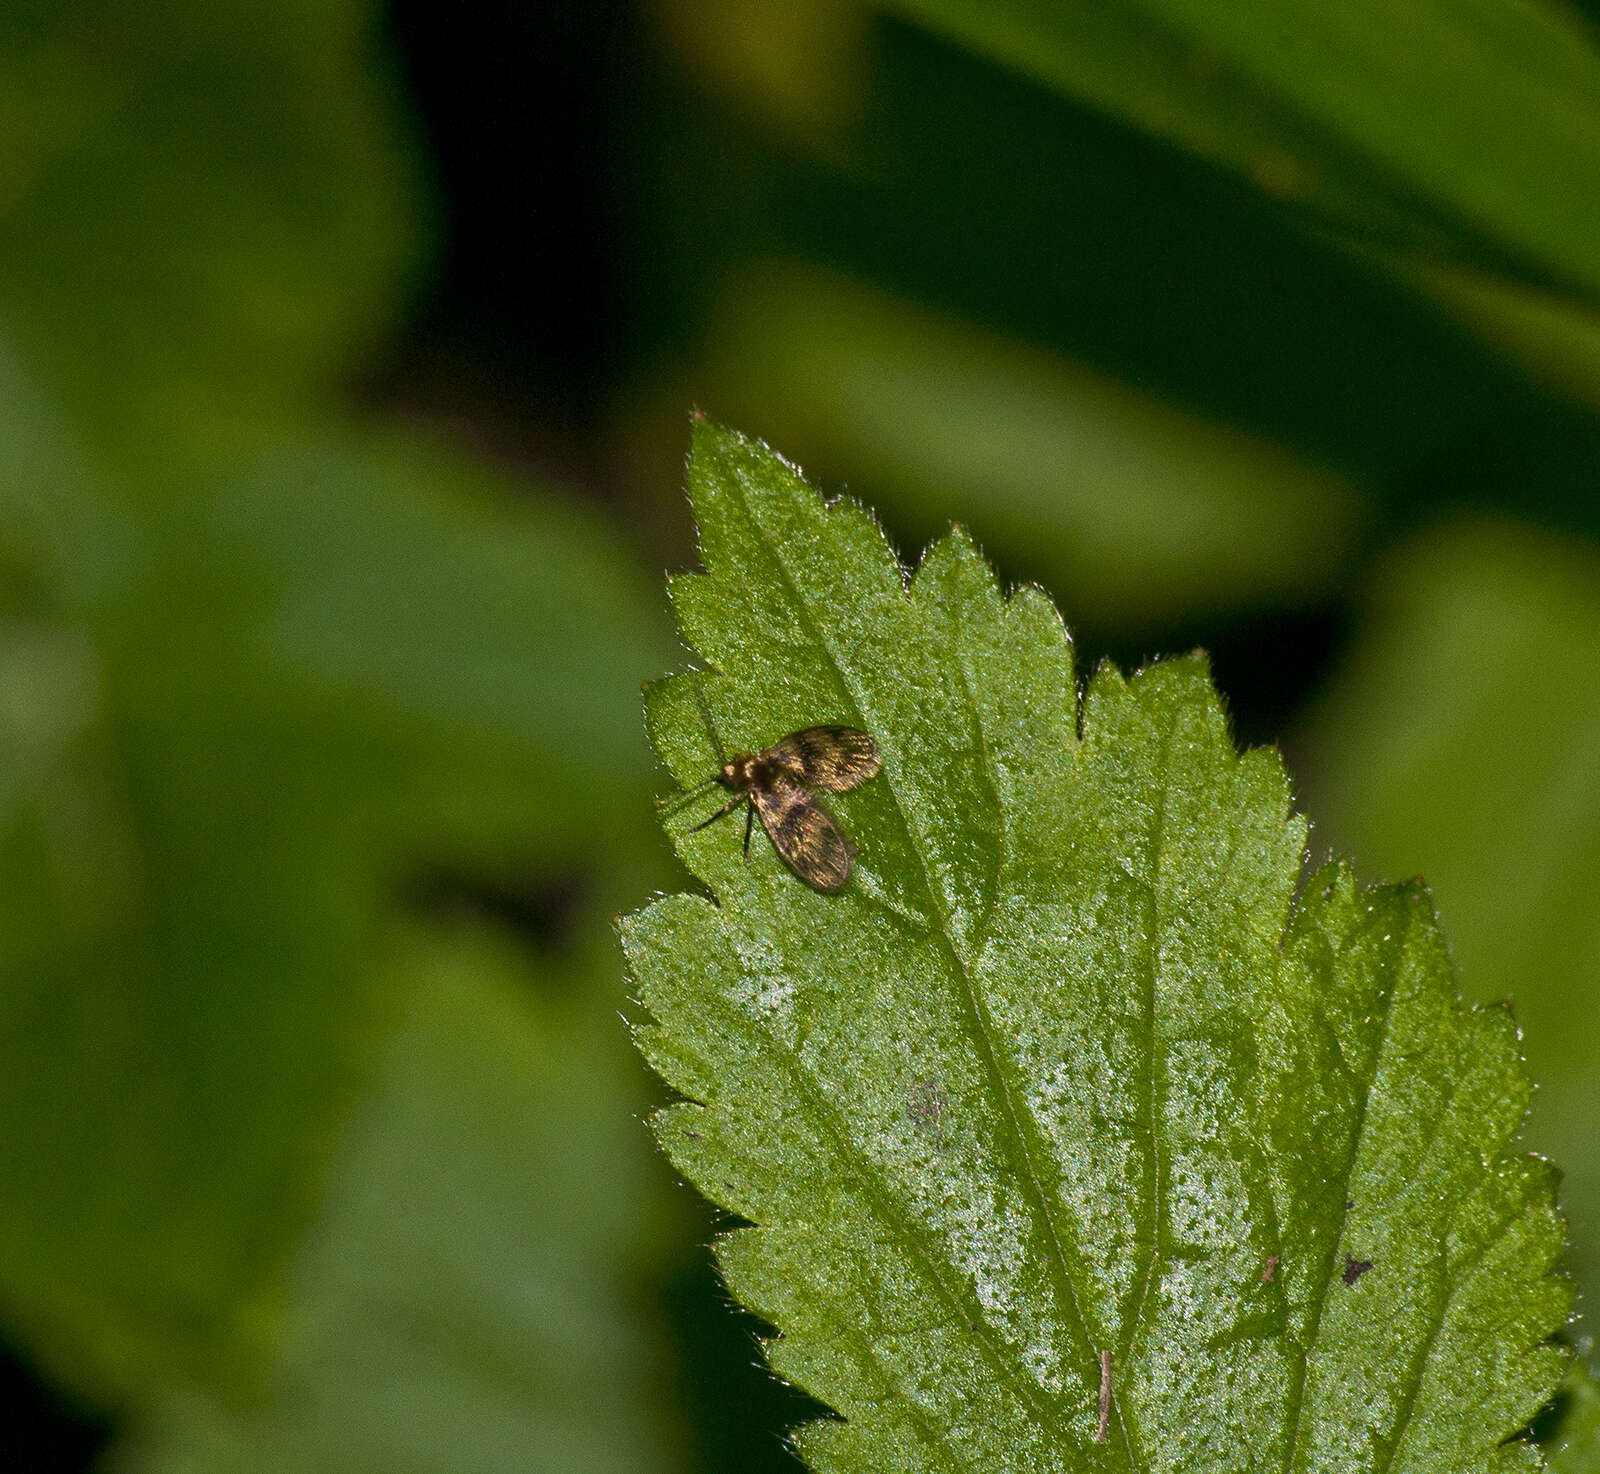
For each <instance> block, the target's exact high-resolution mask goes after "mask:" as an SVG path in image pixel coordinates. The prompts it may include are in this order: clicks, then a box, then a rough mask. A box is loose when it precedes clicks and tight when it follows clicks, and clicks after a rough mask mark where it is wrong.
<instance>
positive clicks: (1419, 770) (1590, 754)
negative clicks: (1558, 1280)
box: [1297, 520, 1600, 1285]
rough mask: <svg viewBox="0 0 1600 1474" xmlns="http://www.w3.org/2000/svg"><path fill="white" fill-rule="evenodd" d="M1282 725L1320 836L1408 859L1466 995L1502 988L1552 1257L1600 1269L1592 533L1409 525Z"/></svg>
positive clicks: (1378, 858) (1599, 830) (1598, 685)
mask: <svg viewBox="0 0 1600 1474" xmlns="http://www.w3.org/2000/svg"><path fill="white" fill-rule="evenodd" d="M1367 608H1368V617H1367V620H1366V622H1365V626H1364V628H1363V629H1362V631H1361V633H1360V636H1359V637H1358V638H1357V639H1356V640H1355V641H1354V643H1353V646H1352V649H1351V652H1350V655H1349V658H1348V660H1347V662H1346V663H1345V666H1344V668H1343V669H1342V670H1340V671H1339V672H1338V673H1337V674H1336V676H1335V678H1334V679H1333V680H1332V681H1331V682H1330V683H1329V688H1328V691H1327V694H1326V696H1325V698H1324V699H1323V700H1322V701H1321V702H1320V703H1319V704H1318V706H1317V707H1316V708H1315V710H1314V711H1313V712H1312V714H1311V716H1310V718H1309V719H1308V720H1307V722H1306V725H1305V730H1304V731H1303V732H1302V733H1301V734H1300V735H1299V738H1298V741H1297V748H1298V750H1299V751H1300V752H1301V753H1303V755H1304V763H1303V766H1304V769H1305V779H1306V782H1307V784H1308V791H1309V792H1310V793H1311V795H1312V796H1313V798H1314V799H1315V802H1316V807H1317V812H1318V814H1319V816H1321V817H1322V819H1323V821H1324V822H1325V824H1326V826H1327V832H1328V839H1329V840H1330V841H1331V842H1332V843H1334V844H1337V845H1338V846H1340V847H1341V848H1342V849H1344V850H1346V851H1348V852H1349V853H1351V854H1354V855H1356V856H1357V857H1359V858H1360V860H1361V861H1362V862H1363V863H1364V864H1370V865H1373V866H1376V867H1382V868H1383V869H1386V870H1390V871H1399V872H1400V873H1402V874H1406V873H1412V872H1416V871H1422V872H1424V873H1426V874H1427V875H1428V876H1429V878H1430V879H1431V881H1432V882H1433V885H1434V887H1435V889H1436V891H1437V893H1438V896H1439V898H1440V902H1441V904H1442V905H1443V906H1444V908H1445V910H1446V913H1447V914H1448V915H1450V916H1452V917H1454V918H1456V920H1455V921H1454V923H1453V924H1452V926H1451V942H1452V947H1453V951H1454V953H1455V956H1456V959H1457V961H1458V962H1459V963H1460V965H1461V970H1462V978H1463V983H1464V986H1465V988H1466V991H1467V993H1468V996H1470V997H1476V998H1483V999H1490V998H1510V999H1511V1000H1512V1002H1513V1003H1514V1004H1515V1005H1516V1009H1517V1016H1518V1017H1519V1019H1521V1021H1522V1023H1523V1025H1524V1026H1525V1028H1526V1030H1527V1050H1528V1058H1529V1062H1530V1064H1531V1065H1532V1067H1533V1070H1534V1073H1535V1074H1536V1076H1537V1078H1538V1080H1539V1092H1538V1095H1537V1097H1536V1098H1535V1101H1534V1109H1533V1115H1532V1118H1531V1120H1530V1122H1529V1128H1528V1134H1529V1139H1530V1141H1531V1143H1532V1144H1533V1145H1534V1146H1535V1147H1537V1148H1538V1149H1539V1150H1541V1151H1547V1152H1550V1153H1551V1154H1552V1155H1554V1156H1555V1157H1556V1159H1557V1160H1558V1161H1560V1162H1561V1164H1562V1166H1563V1167H1564V1168H1565V1169H1566V1172H1567V1174H1568V1175H1567V1178H1566V1180H1565V1182H1564V1183H1563V1185H1562V1197H1563V1201H1564V1205H1565V1207H1566V1210H1567V1212H1568V1213H1569V1214H1570V1216H1571V1222H1572V1238H1573V1244H1572V1250H1571V1255H1572V1257H1571V1265H1572V1268H1573V1270H1574V1272H1575V1273H1576V1274H1577V1276H1578V1279H1579V1281H1580V1282H1581V1283H1583V1284H1586V1285H1593V1284H1594V1282H1595V1279H1594V1277H1595V1275H1596V1274H1600V1114H1597V1111H1596V1093H1595V1048H1594V1041H1595V1039H1596V1038H1600V910H1597V908H1596V907H1595V904H1594V877H1595V874H1596V871H1597V870H1600V770H1597V768H1596V765H1595V761H1594V754H1595V752H1596V750H1597V748H1600V669H1597V668H1596V663H1595V658H1594V652H1595V647H1596V639H1597V632H1600V548H1597V547H1596V546H1595V545H1594V544H1593V543H1590V542H1585V541H1581V540H1577V539H1571V538H1560V537H1556V536H1554V535H1552V534H1550V533H1548V532H1545V531H1542V530H1540V529H1536V528H1532V527H1526V526H1520V525H1518V524H1516V523H1512V522H1507V521H1498V520H1497V521H1488V520H1472V521H1465V522H1457V523H1454V524H1449V525H1444V526H1439V527H1434V528H1430V529H1427V530H1426V531H1424V532H1422V533H1420V534H1419V535H1418V536H1417V537H1415V538H1413V539H1411V540H1409V541H1408V542H1406V543H1403V544H1402V545H1400V546H1399V547H1398V548H1396V549H1395V550H1394V551H1393V552H1392V553H1390V554H1389V555H1388V556H1387V557H1386V558H1385V559H1384V560H1383V561H1382V562H1381V563H1380V564H1379V566H1378V567H1377V568H1376V570H1375V572H1374V576H1373V579H1372V583H1371V585H1370V587H1369V591H1368V595H1367Z"/></svg>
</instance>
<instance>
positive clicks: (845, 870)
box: [750, 773, 855, 891]
mask: <svg viewBox="0 0 1600 1474" xmlns="http://www.w3.org/2000/svg"><path fill="white" fill-rule="evenodd" d="M750 801H751V803H753V804H754V805H755V806H756V812H757V813H758V814H760V816H761V827H762V828H763V829H765V830H766V831H767V837H768V838H769V839H771V841H772V845H773V848H774V849H776V850H777V852H778V853H779V854H780V855H782V856H783V858H784V860H785V861H786V862H787V863H788V865H789V867H790V869H792V870H793V871H794V873H795V874H796V875H798V876H799V877H800V878H801V879H802V880H806V881H809V882H810V883H811V884H812V885H814V886H816V888H817V889H818V890H821V891H836V890H838V889H839V888H840V887H841V886H842V885H843V884H844V883H845V881H847V880H849V878H850V861H851V859H852V857H853V856H854V854H855V850H854V848H853V847H852V846H851V844H850V841H849V840H848V839H846V838H845V836H844V833H843V832H842V831H841V830H840V828H839V826H838V825H837V824H835V823H834V822H833V819H832V818H831V817H830V816H829V814H828V813H827V812H826V811H825V810H824V809H823V807H822V805H821V804H819V803H818V802H817V801H816V799H815V798H813V797H812V796H811V792H810V790H809V789H807V788H806V786H805V785H804V784H803V783H801V782H800V781H799V780H798V779H797V778H794V777H792V776H791V775H789V774H787V773H780V774H778V775H777V777H776V778H775V780H774V781H773V782H770V783H767V784H763V785H761V786H760V787H756V788H752V789H751V790H750Z"/></svg>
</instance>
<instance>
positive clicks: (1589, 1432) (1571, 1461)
mask: <svg viewBox="0 0 1600 1474" xmlns="http://www.w3.org/2000/svg"><path fill="white" fill-rule="evenodd" d="M1562 1392H1563V1393H1564V1394H1565V1401H1566V1415H1565V1416H1564V1417H1563V1418H1562V1420H1561V1430H1560V1433H1559V1435H1558V1437H1557V1439H1556V1442H1555V1445H1554V1447H1553V1448H1552V1450H1551V1454H1550V1469H1551V1470H1552V1474H1597V1471H1600V1387H1597V1386H1596V1385H1595V1378H1594V1373H1593V1372H1592V1371H1591V1370H1590V1369H1589V1368H1588V1367H1587V1366H1585V1365H1584V1363H1583V1362H1582V1361H1581V1360H1580V1361H1579V1362H1578V1363H1576V1364H1575V1365H1574V1366H1573V1368H1572V1370H1571V1372H1569V1373H1568V1374H1567V1380H1566V1383H1565V1385H1564V1386H1563V1387H1562Z"/></svg>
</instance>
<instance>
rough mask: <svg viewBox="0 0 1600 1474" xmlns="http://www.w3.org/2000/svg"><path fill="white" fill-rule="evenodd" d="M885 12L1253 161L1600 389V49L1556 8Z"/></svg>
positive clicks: (917, 8) (1566, 373)
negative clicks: (1599, 307) (1599, 247)
mask: <svg viewBox="0 0 1600 1474" xmlns="http://www.w3.org/2000/svg"><path fill="white" fill-rule="evenodd" d="M882 8H883V9H886V10H890V11H894V12H898V13H900V14H902V15H905V16H906V17H908V18H910V19H912V20H914V21H916V22H919V23H920V24H922V25H924V26H927V27H929V28H930V29H933V30H936V31H938V32H940V33H942V34H945V35H948V36H950V37H952V38H954V39H955V40H957V41H959V42H961V43H963V44H964V45H966V46H968V47H970V48H972V49H973V50H974V51H976V52H978V53H980V54H982V55H984V56H987V57H989V58H991V59H992V60H994V61H995V62H997V63H999V64H1000V65H1002V66H1006V67H1009V68H1012V69H1014V70H1016V71H1017V72H1019V73H1021V74H1023V75H1026V76H1028V77H1031V78H1034V79H1036V80H1038V81H1040V82H1042V83H1044V84H1045V85H1046V86H1048V87H1051V88H1053V89H1055V90H1056V91H1058V92H1060V93H1062V94H1064V95H1066V96H1068V97H1071V98H1073V99H1075V100H1078V101H1081V102H1084V103H1087V104H1089V105H1090V106H1092V107H1096V108H1099V109H1101V110H1103V111H1105V112H1106V113H1108V114H1110V115H1111V116H1113V117H1116V118H1119V119H1121V120H1122V121H1124V122H1126V123H1128V124H1129V125H1131V126H1133V127H1135V128H1138V129H1140V130H1142V131H1144V132H1147V133H1150V134H1152V135H1154V136H1156V137H1158V138H1162V139H1165V140H1168V141H1169V142H1172V143H1174V144H1176V145H1178V146H1179V147H1181V148H1184V149H1186V150H1188V151H1189V152H1191V153H1193V154H1195V155H1197V156H1199V157H1201V158H1204V159H1207V160H1209V161H1211V162H1213V163H1215V164H1217V165H1219V166H1221V167H1222V168H1224V169H1226V170H1229V171H1230V172H1233V173H1235V174H1237V175H1239V176H1241V177H1242V178H1243V179H1244V180H1246V181H1248V182H1249V184H1251V185H1252V186H1254V187H1255V188H1257V189H1260V190H1261V191H1262V192H1264V193H1265V194H1267V195H1269V196H1272V197H1274V198H1276V199H1280V200H1282V201H1284V202H1286V203H1287V204H1289V205H1291V206H1293V207H1295V208H1296V209H1298V210H1299V211H1301V212H1302V213H1303V216H1304V218H1306V219H1307V220H1308V221H1311V222H1314V223H1316V224H1317V225H1318V226H1320V227H1324V228H1326V227H1330V226H1331V227H1332V228H1333V229H1334V230H1335V231H1337V232H1339V233H1340V235H1341V236H1342V237H1343V238H1344V239H1345V240H1346V241H1347V242H1348V243H1350V244H1353V245H1356V246H1358V247H1359V249H1360V251H1361V253H1362V254H1363V256H1365V257H1366V258H1367V259H1369V260H1370V261H1371V262H1372V263H1373V264H1375V265H1377V266H1378V267H1379V268H1380V269H1383V270H1386V271H1388V272H1390V273H1392V274H1393V275H1396V276H1398V277H1399V278H1400V279H1401V280H1402V281H1404V282H1405V283H1406V284H1407V285H1408V286H1410V287H1411V288H1413V289H1415V290H1421V291H1424V292H1427V293H1428V294H1430V295H1432V296H1433V297H1434V298H1435V300H1436V301H1437V302H1438V303H1440V304H1441V305H1442V306H1444V307H1445V308H1446V309H1447V310H1449V311H1450V312H1452V313H1454V314H1456V315H1457V316H1459V318H1460V319H1461V320H1463V321H1465V322H1466V323H1468V324H1469V325H1471V326H1472V327H1474V328H1475V329H1477V330H1479V331H1481V332H1483V333H1484V334H1485V335H1486V336H1487V337H1489V338H1491V339H1492V340H1494V341H1496V342H1498V343H1500V344H1502V345H1506V346H1509V347H1510V348H1511V349H1512V351H1513V352H1515V353H1517V354H1518V356H1520V357H1521V358H1523V359H1524V360H1525V361H1526V362H1527V363H1528V364H1529V365H1530V366H1532V367H1534V368H1535V369H1536V370H1537V371H1539V372H1541V373H1544V374H1546V375H1548V376H1550V377H1552V378H1554V379H1556V380H1557V381H1558V382H1560V383H1562V384H1564V385H1565V386H1567V387H1568V388H1569V389H1570V390H1572V391H1573V392H1576V393H1578V394H1581V395H1582V396H1584V397H1585V398H1587V399H1588V400H1590V401H1591V402H1593V400H1594V399H1595V397H1596V395H1597V394H1600V345H1597V343H1596V327H1595V315H1594V314H1595V305H1596V302H1597V301H1600V267H1597V259H1600V258H1597V257H1596V254H1595V252H1594V249H1593V244H1592V243H1593V240H1594V237H1595V233H1596V231H1597V230H1600V103H1597V102H1596V99H1597V98H1600V51H1597V49H1596V47H1595V43H1594V37H1593V33H1592V32H1591V31H1590V30H1588V29H1587V28H1586V27H1585V26H1584V25H1583V23H1582V22H1581V20H1580V19H1579V18H1578V17H1577V16H1575V15H1573V14H1571V13H1569V12H1568V11H1567V10H1566V9H1565V8H1564V7H1561V6H1558V5H1554V4H1546V3H1542V0H1403V3H1386V0H1359V3H1355V4H1346V5H1324V4H1318V3H1316V0H1291V3H1287V4H1285V3H1282V0H1278V3H1272V4H1267V3H1255V0H1252V3H1237V0H1236V3H1233V4H1228V5H1215V4H1207V3H1204V0H1145V3H1141V4H1129V3H1126V0H1113V3H1110V4H1092V3H1091V4H1083V3H1068V4H1058V3H1048V4H1047V3H1041V0H996V3H990V0H984V3H981V4H978V3H974V0H883V4H882ZM1552 289H1553V290H1552Z"/></svg>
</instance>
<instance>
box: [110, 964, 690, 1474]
mask: <svg viewBox="0 0 1600 1474" xmlns="http://www.w3.org/2000/svg"><path fill="white" fill-rule="evenodd" d="M606 979H611V980H612V982H611V985H610V987H608V986H607V983H606ZM614 979H615V954H614V952H613V951H612V950H611V948H610V947H609V946H602V947H591V948H589V949H588V952H587V955H586V956H584V957H582V958H581V959H579V960H577V961H575V962H573V963H569V964H567V965H565V966H563V967H560V968H557V969H553V968H552V967H550V966H549V965H544V966H538V965H530V960H529V959H526V958H524V959H518V958H515V957H513V956H511V955H509V954H508V953H507V952H506V951H505V949H504V948H502V947H497V946H494V945H491V944H490V943H489V942H488V941H487V939H482V938H480V939H477V940H474V939H473V938H471V937H461V938H457V939H453V940H451V941H442V940H439V941H430V940H429V939H427V938H423V937H418V936H415V935H412V936H407V937H405V938H404V939H403V945H402V946H401V947H399V948H398V949H397V950H396V956H395V960H394V962H393V963H392V965H391V966H389V967H388V968H387V969H386V970H385V987H386V989H391V990H393V991H394V992H395V993H396V994H397V995H398V997H399V1000H400V1006H401V1019H400V1024H399V1027H398V1029H397V1030H396V1032H395V1035H394V1037H393V1038H392V1039H391V1040H390V1041H389V1042H388V1043H387V1045H386V1046H385V1048H384V1051H383V1056H382V1059H381V1061H380V1064H379V1067H378V1072H377V1077H376V1079H375V1081H374V1083H373V1086H372V1088H371V1090H370V1091H369V1092H368V1094H367V1097H366V1098H365V1100H364V1101H363V1103H362V1106H361V1108H360V1110H359V1112H358V1113H357V1115H356V1117H355V1120H354V1121H353V1122H352V1125H351V1128H350V1130H349V1132H348V1134H347V1136H346V1139H345V1141H344V1142H343V1144H342V1145H341V1147H340V1149H339V1152H338V1154H337V1156H336V1157H335V1159H334V1162H333V1165H332V1168H331V1169H330V1172H329V1179H328V1181H329V1186H328V1191H327V1195H326V1198H325V1200H324V1203H323V1207H322V1209H321V1212H320V1213H319V1215H318V1218H317V1220H316V1222H315V1223H314V1224H313V1226H312V1229H311V1232H310V1234H309V1235H308V1238H307V1242H306V1244H305V1246H304V1248H303V1249H302V1251H301V1253H300V1255H299V1257H298V1261H297V1263H296V1266H295V1270H294V1273H293V1275H292V1276H291V1280H290V1290H289V1297H288V1314H287V1318H286V1320H287V1332H286V1335H285V1338H284V1345H283V1347H282V1349H281V1351H280V1353H279V1355H278V1357H277V1359H276V1362H275V1364H274V1367H273V1370H272V1373H271V1376H270V1377H269V1378H268V1380H267V1385H266V1387H265V1389H264V1391H263V1392H262V1394H261V1395H260V1397H259V1399H258V1400H257V1401H256V1402H255V1403H254V1405H253V1406H246V1407H243V1408H234V1409H230V1408H229V1407H228V1406H227V1405H225V1404H221V1403H217V1402H211V1401H198V1400H197V1401H193V1402H190V1403H188V1404H184V1403H181V1402H177V1403H169V1404H168V1405H167V1406H166V1407H165V1408H164V1409H163V1410H162V1411H161V1412H160V1413H159V1414H158V1415H157V1416H156V1417H155V1418H154V1419H152V1420H151V1421H150V1423H149V1425H148V1426H147V1427H146V1428H144V1430H143V1431H142V1432H141V1433H140V1434H139V1435H138V1436H136V1437H135V1438H134V1439H133V1440H132V1442H131V1443H130V1445H129V1446H128V1447H126V1448H125V1449H124V1450H123V1453H122V1456H121V1457H120V1458H117V1459H114V1460H113V1461H112V1468H113V1469H115V1470H117V1471H119V1474H210V1471H215V1470H221V1469H226V1470H230V1471H236V1474H321V1471H327V1474H368V1471H371V1474H467V1471H470V1474H496V1471H502V1470H503V1471H506V1474H512V1471H517V1474H522V1471H526V1470H536V1469H548V1470H560V1471H562V1474H635V1471H638V1474H645V1471H651V1470H672V1469H679V1468H682V1467H683V1464H682V1456H681V1452H680V1450H679V1446H678V1437H677V1434H676V1430H675V1429H673V1427H672V1425H671V1420H670V1418H668V1417H667V1416H666V1415H665V1409H664V1402H665V1398H664V1395H663V1394H664V1392H665V1390H666V1389H665V1388H664V1387H663V1386H662V1385H661V1380H662V1379H661V1373H660V1371H659V1370H658V1357H659V1349H658V1348H656V1347H654V1346H652V1345H651V1342H650V1335H649V1332H648V1329H647V1326H646V1323H645V1321H644V1318H643V1316H642V1314H641V1311H640V1306H639V1304H638V1303H637V1300H638V1298H639V1291H640V1288H641V1285H640V1281H641V1279H642V1276H641V1275H640V1272H639V1267H640V1263H641V1261H642V1260H643V1259H644V1258H645V1251H646V1249H647V1247H648V1246H649V1245H650V1244H651V1243H652V1241H658V1240H659V1234H660V1228H661V1224H660V1217H659V1213H658V1212H657V1211H655V1210H654V1208H653V1202H654V1199H653V1193H654V1190H655V1188H656V1186H657V1184H656V1182H655V1179H654V1173H653V1172H651V1171H650V1170H649V1169H650V1168H651V1166H652V1163H651V1161H650V1157H649V1153H648V1152H647V1150H646V1143H645V1139H644V1137H643V1135H642V1133H641V1132H640V1129H639V1126H638V1122H637V1120H636V1118H635V1116H634V1113H633V1110H634V1106H635V1101H636V1090H637V1083H638V1082H637V1078H636V1074H635V1072H634V1070H633V1069H630V1068H629V1064H630V1062H629V1061H628V1060H627V1059H626V1058H625V1051H626V1039H625V1037H624V1034H623V1031H622V1028H621V1026H620V1024H619V1023H618V1021H617V1017H616V1014H615V1012H614V1010H613V1009H612V1008H611V1007H608V1006H606V1003H605V998H606V995H607V993H608V992H610V991H611V989H612V988H614V986H615V984H614Z"/></svg>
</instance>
